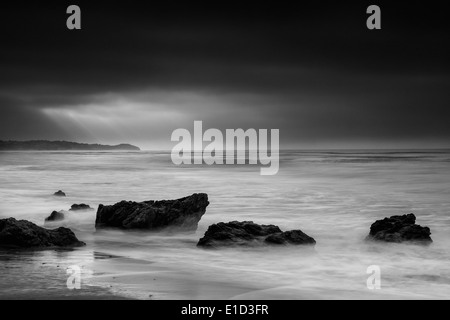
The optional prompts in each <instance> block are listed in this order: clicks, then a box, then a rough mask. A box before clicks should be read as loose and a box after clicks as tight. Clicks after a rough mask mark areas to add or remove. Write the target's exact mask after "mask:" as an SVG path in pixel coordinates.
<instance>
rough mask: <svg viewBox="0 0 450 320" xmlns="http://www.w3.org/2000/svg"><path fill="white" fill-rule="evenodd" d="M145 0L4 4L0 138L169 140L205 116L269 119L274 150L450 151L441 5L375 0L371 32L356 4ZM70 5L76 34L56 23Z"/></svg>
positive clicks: (232, 123) (448, 66) (223, 122)
mask: <svg viewBox="0 0 450 320" xmlns="http://www.w3.org/2000/svg"><path fill="white" fill-rule="evenodd" d="M91 2H92V1H91ZM143 2H144V1H139V2H135V3H134V2H133V1H127V2H126V3H122V4H115V5H113V4H108V2H104V4H103V5H102V6H100V5H97V6H94V5H92V4H89V2H83V1H78V2H77V1H72V2H65V1H58V2H55V3H54V4H52V5H49V4H44V1H39V2H38V1H35V2H34V4H33V5H32V6H28V7H27V6H26V5H24V4H23V3H21V4H20V6H19V5H13V4H7V5H3V4H2V9H1V10H2V11H1V13H2V15H1V18H0V19H1V21H0V36H1V37H0V41H1V49H0V112H1V117H0V139H1V140H9V139H14V140H31V139H51V140H62V139H65V140H72V141H78V142H98V143H109V144H116V143H122V142H126V143H132V144H136V145H138V146H140V147H142V148H145V149H161V148H164V149H170V148H171V147H172V146H173V145H174V143H173V142H171V141H170V136H171V133H172V131H173V130H175V129H177V128H187V129H189V130H191V131H192V130H193V121H194V120H203V125H204V128H205V129H206V128H219V129H227V128H230V129H231V128H243V129H248V128H255V129H280V144H281V146H282V147H285V148H293V147H301V148H342V147H345V148H361V147H364V148H396V147H398V148H434V147H447V148H448V147H450V143H449V142H450V139H449V138H450V125H449V123H450V112H449V110H448V108H449V107H450V105H449V102H450V63H449V57H450V52H449V51H450V50H449V48H450V46H449V45H448V41H449V40H448V39H449V30H450V28H449V25H450V22H449V19H448V17H446V16H445V11H444V9H443V8H442V7H439V6H436V5H434V6H433V5H432V4H431V2H426V3H425V4H424V3H423V2H422V4H421V5H419V4H416V2H414V1H408V2H404V3H398V4H397V6H396V7H393V6H392V5H387V4H384V3H382V2H380V1H379V2H377V4H380V7H381V10H382V30H376V31H370V30H368V29H367V28H366V19H367V17H368V15H367V14H366V8H367V6H368V5H370V4H373V3H372V2H365V1H358V2H355V4H353V5H351V4H347V5H346V6H342V5H338V4H336V2H335V4H334V5H328V6H327V5H326V4H325V3H323V2H321V3H320V5H318V6H317V7H313V6H311V5H310V6H297V7H293V6H290V7H288V6H284V7H283V8H281V7H275V6H274V5H271V4H264V5H263V4H261V3H258V2H252V4H251V5H248V6H246V7H243V6H242V5H231V4H230V3H231V2H229V1H220V2H219V1H216V2H215V3H216V5H214V6H204V5H203V6H201V5H194V4H193V2H190V1H184V3H185V4H184V5H182V6H180V5H175V3H174V2H171V1H165V3H168V4H166V5H165V6H161V5H155V4H154V3H156V2H155V1H145V3H146V5H145V6H144V4H142V3H143ZM241 3H242V2H241ZM273 3H276V2H273ZM298 3H300V2H298ZM347 3H348V2H347ZM69 4H79V5H80V7H81V14H82V30H79V31H69V30H68V29H67V28H66V19H67V17H68V15H67V14H66V13H65V11H66V8H67V6H68V5H69ZM219 4H220V5H219Z"/></svg>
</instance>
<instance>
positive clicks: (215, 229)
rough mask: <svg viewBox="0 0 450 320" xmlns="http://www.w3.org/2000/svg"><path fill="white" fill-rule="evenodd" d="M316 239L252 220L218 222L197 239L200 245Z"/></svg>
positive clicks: (215, 245) (299, 232) (295, 241)
mask: <svg viewBox="0 0 450 320" xmlns="http://www.w3.org/2000/svg"><path fill="white" fill-rule="evenodd" d="M315 243H316V241H315V240H314V239H313V238H311V237H309V236H308V235H306V234H305V233H303V232H302V231H300V230H293V231H287V232H282V231H281V230H280V228H279V227H277V226H274V225H259V224H256V223H253V222H252V221H243V222H239V221H232V222H228V223H224V222H220V223H217V224H213V225H211V226H209V228H208V230H207V231H206V232H205V235H204V236H203V238H201V239H200V240H199V241H198V244H197V246H200V247H218V246H248V245H262V244H274V245H280V244H281V245H285V244H310V245H314V244H315Z"/></svg>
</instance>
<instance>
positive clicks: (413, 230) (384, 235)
mask: <svg viewBox="0 0 450 320" xmlns="http://www.w3.org/2000/svg"><path fill="white" fill-rule="evenodd" d="M430 235H431V232H430V228H428V227H422V226H419V225H417V224H416V216H415V215H414V214H412V213H410V214H405V215H403V216H392V217H390V218H384V219H383V220H377V221H375V222H374V223H373V224H372V226H371V227H370V233H369V235H368V236H367V238H366V240H375V241H385V242H396V243H400V242H415V243H422V244H429V243H431V242H433V240H432V239H431V237H430Z"/></svg>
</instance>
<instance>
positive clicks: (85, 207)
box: [69, 203, 92, 211]
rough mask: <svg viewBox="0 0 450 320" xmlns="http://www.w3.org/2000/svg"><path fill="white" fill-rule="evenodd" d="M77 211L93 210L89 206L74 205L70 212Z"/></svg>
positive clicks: (82, 204)
mask: <svg viewBox="0 0 450 320" xmlns="http://www.w3.org/2000/svg"><path fill="white" fill-rule="evenodd" d="M77 210H92V208H91V207H90V206H89V205H88V204H84V203H81V204H73V205H72V206H71V207H70V209H69V211H77Z"/></svg>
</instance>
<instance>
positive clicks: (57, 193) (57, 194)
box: [53, 190, 66, 197]
mask: <svg viewBox="0 0 450 320" xmlns="http://www.w3.org/2000/svg"><path fill="white" fill-rule="evenodd" d="M53 195H54V196H57V197H65V196H66V194H65V193H64V192H62V191H61V190H58V191H56V192H55V193H54V194H53Z"/></svg>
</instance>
